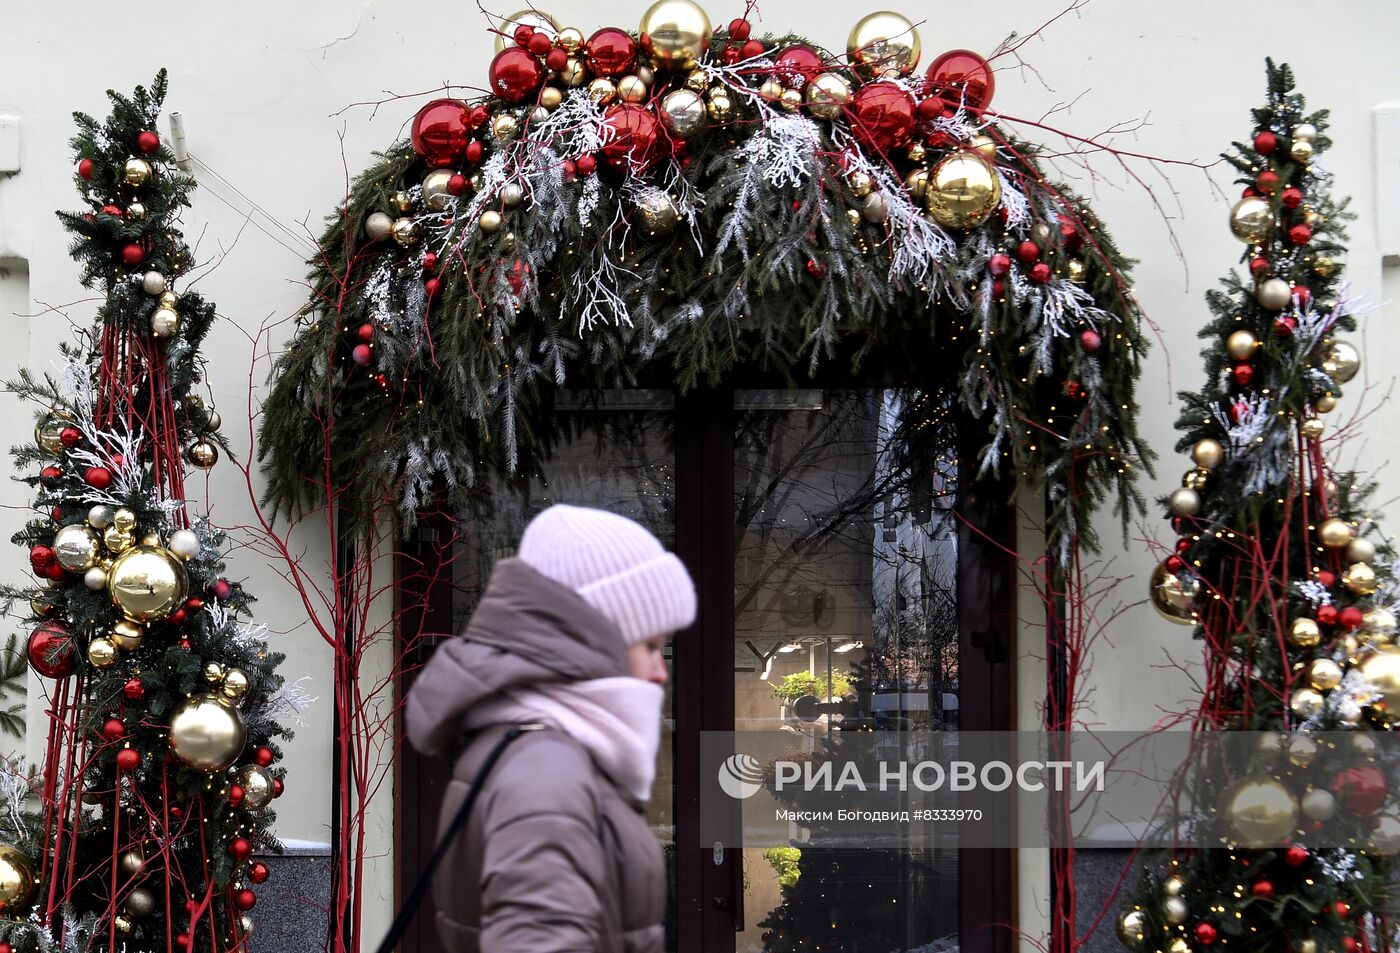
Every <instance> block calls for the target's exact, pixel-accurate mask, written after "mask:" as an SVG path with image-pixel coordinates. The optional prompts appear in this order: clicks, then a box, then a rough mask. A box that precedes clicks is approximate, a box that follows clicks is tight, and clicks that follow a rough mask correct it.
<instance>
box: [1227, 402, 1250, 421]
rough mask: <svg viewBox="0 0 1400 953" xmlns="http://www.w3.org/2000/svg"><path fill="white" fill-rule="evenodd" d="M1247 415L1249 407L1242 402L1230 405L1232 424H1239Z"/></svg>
mask: <svg viewBox="0 0 1400 953" xmlns="http://www.w3.org/2000/svg"><path fill="white" fill-rule="evenodd" d="M1248 414H1249V405H1248V404H1246V403H1245V402H1244V401H1242V400H1240V401H1236V402H1235V403H1233V404H1231V405H1230V420H1232V421H1233V422H1235V423H1239V422H1240V421H1241V420H1244V418H1245V416H1246V415H1248Z"/></svg>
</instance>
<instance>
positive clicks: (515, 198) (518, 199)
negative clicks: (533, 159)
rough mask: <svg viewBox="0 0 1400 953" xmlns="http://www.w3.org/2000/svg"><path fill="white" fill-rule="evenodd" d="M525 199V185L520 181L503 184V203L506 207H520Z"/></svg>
mask: <svg viewBox="0 0 1400 953" xmlns="http://www.w3.org/2000/svg"><path fill="white" fill-rule="evenodd" d="M524 201H525V186H523V185H521V184H520V183H519V182H507V183H506V184H505V185H503V186H501V204H502V205H504V206H505V207H506V208H519V207H520V206H521V205H522V204H523V203H524Z"/></svg>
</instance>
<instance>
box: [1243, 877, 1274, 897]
mask: <svg viewBox="0 0 1400 953" xmlns="http://www.w3.org/2000/svg"><path fill="white" fill-rule="evenodd" d="M1249 892H1250V893H1252V894H1254V896H1256V897H1258V898H1260V899H1261V900H1270V899H1272V898H1273V896H1274V885H1273V884H1272V883H1271V882H1269V881H1267V880H1256V881H1255V882H1254V884H1253V885H1252V886H1251V887H1250V888H1249Z"/></svg>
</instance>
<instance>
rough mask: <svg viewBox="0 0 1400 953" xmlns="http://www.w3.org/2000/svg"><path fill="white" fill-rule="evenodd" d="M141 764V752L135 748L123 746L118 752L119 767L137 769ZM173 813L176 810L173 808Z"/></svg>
mask: <svg viewBox="0 0 1400 953" xmlns="http://www.w3.org/2000/svg"><path fill="white" fill-rule="evenodd" d="M140 765H141V752H139V751H137V750H136V749H135V748H123V749H122V750H120V751H118V752H117V767H119V768H121V769H122V770H123V771H135V770H136V769H137V768H138V767H140ZM171 813H172V814H173V813H174V811H173V810H172V811H171Z"/></svg>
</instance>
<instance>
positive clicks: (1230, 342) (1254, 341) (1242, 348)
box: [1225, 331, 1259, 361]
mask: <svg viewBox="0 0 1400 953" xmlns="http://www.w3.org/2000/svg"><path fill="white" fill-rule="evenodd" d="M1258 346H1259V339H1258V338H1256V337H1255V336H1254V335H1253V334H1252V333H1250V332H1249V331H1236V332H1235V333H1234V334H1231V335H1230V336H1229V337H1228V338H1226V339H1225V353H1226V354H1228V355H1230V359H1231V360H1234V361H1247V360H1249V359H1250V358H1252V357H1254V349H1255V348H1257V347H1258Z"/></svg>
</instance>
